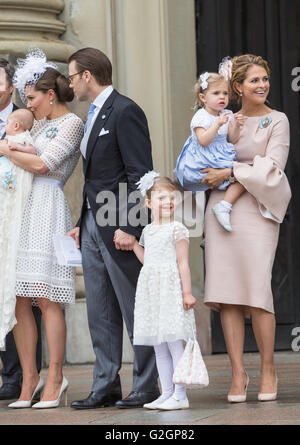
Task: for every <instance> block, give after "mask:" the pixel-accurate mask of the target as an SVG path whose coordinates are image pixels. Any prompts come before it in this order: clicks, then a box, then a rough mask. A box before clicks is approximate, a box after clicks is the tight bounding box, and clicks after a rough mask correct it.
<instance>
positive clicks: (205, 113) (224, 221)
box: [176, 72, 245, 232]
mask: <svg viewBox="0 0 300 445" xmlns="http://www.w3.org/2000/svg"><path fill="white" fill-rule="evenodd" d="M226 77H227V76H226V75H225V74H223V75H222V74H217V73H207V72H206V73H204V74H202V75H201V76H200V77H199V79H198V81H197V83H196V85H195V93H196V95H197V99H196V107H198V108H199V109H198V111H197V112H196V113H195V115H194V117H193V119H192V121H191V135H190V137H189V138H188V140H187V141H186V143H185V145H184V147H183V150H182V152H181V154H180V156H179V158H178V160H177V165H176V175H177V178H178V180H179V182H180V184H181V185H182V187H183V188H184V189H185V190H189V191H192V192H194V193H196V192H197V191H204V190H207V189H208V188H209V187H208V186H207V185H206V184H205V183H204V179H205V176H206V174H207V172H208V170H206V169H208V168H218V169H223V168H231V169H232V167H233V161H234V160H235V149H234V145H233V144H235V143H236V142H237V141H238V139H239V136H240V129H241V127H242V126H243V124H244V118H243V116H242V114H240V113H238V114H236V115H233V113H232V111H230V110H227V109H226V107H227V105H228V102H229V82H228V77H227V78H226ZM218 188H219V190H226V192H225V195H224V198H223V200H222V201H220V202H218V203H217V204H216V205H215V206H214V207H213V208H212V211H213V213H214V214H215V216H216V218H217V220H218V222H219V223H220V224H221V225H222V227H223V228H224V229H225V230H227V231H228V232H231V231H232V228H231V224H230V212H231V209H232V205H233V204H234V203H235V202H236V200H237V199H238V198H239V196H240V195H241V194H242V193H243V192H244V191H245V189H244V187H243V186H242V185H241V184H239V183H238V182H234V176H233V170H232V173H231V177H230V180H229V181H224V182H223V183H222V184H221V185H220V186H219V187H218Z"/></svg>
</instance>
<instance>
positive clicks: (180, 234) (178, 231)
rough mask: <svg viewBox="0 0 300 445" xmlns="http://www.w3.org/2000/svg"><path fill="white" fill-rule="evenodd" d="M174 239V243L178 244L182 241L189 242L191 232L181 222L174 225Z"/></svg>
mask: <svg viewBox="0 0 300 445" xmlns="http://www.w3.org/2000/svg"><path fill="white" fill-rule="evenodd" d="M173 239H174V243H175V244H176V243H178V241H181V240H182V239H184V240H186V241H187V242H189V231H188V229H187V228H186V227H185V226H184V225H183V224H181V223H180V222H177V221H176V223H175V224H174V230H173Z"/></svg>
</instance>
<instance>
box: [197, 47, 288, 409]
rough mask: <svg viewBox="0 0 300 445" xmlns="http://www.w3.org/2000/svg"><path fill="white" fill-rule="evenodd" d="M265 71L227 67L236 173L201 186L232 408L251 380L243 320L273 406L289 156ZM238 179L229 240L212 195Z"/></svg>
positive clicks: (250, 58) (210, 296)
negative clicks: (207, 190) (206, 189)
mask: <svg viewBox="0 0 300 445" xmlns="http://www.w3.org/2000/svg"><path fill="white" fill-rule="evenodd" d="M269 76H270V70H269V67H268V64H267V62H266V61H265V60H263V59H262V58H261V57H257V56H254V55H249V54H247V55H243V56H239V57H235V58H234V59H233V60H232V77H231V86H232V90H233V96H234V98H235V99H236V100H237V101H238V102H239V103H240V104H241V113H242V114H243V115H244V116H245V123H244V126H243V128H242V129H241V136H240V139H239V141H238V143H237V144H236V147H235V148H236V157H237V161H236V162H234V167H233V169H232V170H231V169H223V170H215V169H207V170H205V171H207V172H208V174H207V176H206V178H205V182H206V183H207V185H209V186H211V187H213V188H214V190H213V191H212V193H211V195H210V199H209V202H208V205H207V210H206V215H205V234H206V238H205V239H206V244H205V247H206V248H205V251H206V252H205V261H206V283H205V299H204V301H205V303H206V304H207V305H209V306H210V307H211V308H212V309H214V310H217V311H220V313H221V322H222V328H223V332H224V337H225V342H226V347H227V351H228V354H229V358H230V361H231V365H232V386H231V389H230V392H229V394H228V401H229V402H244V401H246V392H247V386H248V383H249V378H248V375H247V373H246V371H245V369H244V365H243V346H244V318H245V317H247V318H249V317H251V319H252V327H253V331H254V335H255V339H256V342H257V345H258V349H259V352H260V356H261V386H260V393H259V395H258V400H260V401H266V400H275V399H276V397H277V376H276V372H275V368H274V340H275V326H276V321H275V315H274V306H273V295H272V290H271V275H272V267H273V262H274V257H275V252H276V248H277V243H278V235H279V227H280V223H281V222H282V221H283V218H284V215H285V213H286V209H287V206H288V203H289V201H290V198H291V191H290V187H289V183H288V180H287V177H286V176H285V174H284V168H285V165H286V162H287V158H288V153H289V143H290V133H289V122H288V119H287V117H286V115H285V114H284V113H280V112H278V111H275V110H272V109H270V108H269V107H268V106H267V105H266V101H267V97H268V94H269V89H270V79H269ZM230 176H231V178H232V179H233V178H234V179H235V181H238V182H239V183H241V184H242V185H243V186H244V187H245V189H246V192H245V193H244V194H243V195H242V196H241V197H240V198H239V199H238V201H237V202H236V204H235V206H234V209H233V210H232V214H231V221H232V233H228V232H226V231H225V230H224V229H223V228H222V227H221V226H220V225H219V224H218V223H217V221H216V219H215V217H214V216H213V214H212V212H211V208H212V207H213V206H214V204H215V203H217V202H218V201H220V200H221V199H222V196H223V194H224V192H222V191H219V190H217V189H216V188H217V187H218V186H219V185H220V184H221V183H222V182H223V181H224V180H226V179H228V178H229V177H230Z"/></svg>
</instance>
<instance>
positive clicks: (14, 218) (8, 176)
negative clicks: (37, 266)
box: [0, 109, 35, 350]
mask: <svg viewBox="0 0 300 445" xmlns="http://www.w3.org/2000/svg"><path fill="white" fill-rule="evenodd" d="M33 122H34V117H33V114H32V112H31V111H30V110H27V109H19V110H16V111H14V112H13V113H11V114H10V115H9V117H8V120H7V125H6V127H5V131H6V136H5V139H4V141H6V142H7V143H8V144H9V148H10V149H11V150H18V151H22V152H26V153H31V154H34V153H35V149H34V147H33V139H32V137H31V135H30V130H31V128H32V126H33ZM32 180H33V174H32V173H30V172H28V171H25V170H23V169H22V168H20V167H18V166H16V165H15V164H13V163H12V162H11V161H10V160H9V159H8V158H7V157H6V156H1V157H0V215H1V218H0V350H5V337H6V335H7V334H8V333H9V332H10V331H11V330H12V329H13V327H14V325H15V324H16V318H15V303H16V295H15V283H16V258H17V249H18V242H19V234H20V229H21V221H22V215H23V211H24V209H25V205H26V202H27V199H28V197H29V195H30V192H31V187H32Z"/></svg>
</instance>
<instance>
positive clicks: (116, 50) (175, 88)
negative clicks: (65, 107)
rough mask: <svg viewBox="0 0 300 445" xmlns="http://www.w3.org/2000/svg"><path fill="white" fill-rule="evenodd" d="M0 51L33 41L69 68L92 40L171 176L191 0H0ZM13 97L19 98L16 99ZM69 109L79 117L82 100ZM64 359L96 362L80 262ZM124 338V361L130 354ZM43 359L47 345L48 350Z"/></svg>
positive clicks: (77, 181) (183, 115) (200, 320)
mask: <svg viewBox="0 0 300 445" xmlns="http://www.w3.org/2000/svg"><path fill="white" fill-rule="evenodd" d="M0 17H1V18H0V57H5V58H8V59H9V60H10V61H11V62H12V63H15V61H16V58H17V57H22V56H24V55H25V54H26V52H27V51H28V49H29V48H30V47H39V48H41V49H42V50H43V51H44V52H45V53H46V55H47V57H48V59H49V60H52V61H55V62H56V63H58V65H59V67H60V68H61V69H62V71H64V72H65V73H67V64H66V61H67V59H68V57H69V55H70V54H72V52H74V51H75V50H77V49H79V48H83V47H87V46H92V47H96V48H98V49H100V50H102V51H103V52H104V53H106V54H107V55H108V57H109V58H110V59H111V61H112V64H113V84H114V87H115V88H116V89H117V90H118V91H120V92H121V93H122V94H125V95H127V96H129V97H131V98H132V99H133V100H135V101H136V102H137V103H138V104H139V105H140V106H141V107H142V108H143V109H144V111H145V113H146V116H147V118H148V123H149V128H150V135H151V140H152V146H153V160H154V168H155V170H156V171H160V172H161V173H162V174H165V175H169V176H170V175H172V171H173V169H174V167H175V163H176V159H177V156H178V154H179V152H180V150H181V147H182V145H183V143H184V141H185V139H186V137H187V135H188V134H189V122H190V120H191V117H192V114H193V110H192V106H193V93H192V88H193V85H194V82H195V78H196V70H197V69H196V36H195V4H194V0H47V1H45V0H0ZM16 100H17V99H16ZM71 109H72V111H74V112H75V113H77V114H78V115H79V116H80V117H82V119H85V117H86V115H87V109H88V105H87V104H84V105H83V104H78V103H76V100H75V101H74V102H73V103H72V104H71ZM82 184H83V177H82V173H81V162H80V163H79V165H78V166H77V168H76V170H75V173H74V174H73V176H72V177H71V178H70V180H69V182H68V184H67V185H66V187H65V191H66V195H67V199H68V201H69V204H70V207H71V210H72V214H73V220H74V222H76V221H77V219H78V215H79V210H80V206H81V194H82ZM200 241H201V239H200V238H192V239H191V243H190V246H191V248H190V263H191V269H192V281H193V292H194V295H195V296H196V297H199V302H198V305H197V308H196V318H197V325H198V335H199V341H200V344H201V347H202V351H203V353H206V354H208V353H210V352H211V339H210V312H209V310H208V309H207V308H205V307H204V306H203V304H202V302H201V296H202V294H203V269H204V267H203V258H202V250H201V248H200ZM66 321H67V330H68V339H67V352H66V360H67V362H68V363H84V362H90V361H93V351H92V349H91V343H90V338H89V332H88V327H87V319H86V310H85V292H84V283H83V277H82V271H81V269H78V270H77V303H76V305H75V306H74V307H70V308H68V309H66ZM131 359H132V351H131V347H130V344H129V340H128V338H127V337H126V334H125V337H124V361H127V362H128V361H131ZM45 363H47V352H45Z"/></svg>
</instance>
